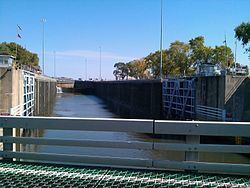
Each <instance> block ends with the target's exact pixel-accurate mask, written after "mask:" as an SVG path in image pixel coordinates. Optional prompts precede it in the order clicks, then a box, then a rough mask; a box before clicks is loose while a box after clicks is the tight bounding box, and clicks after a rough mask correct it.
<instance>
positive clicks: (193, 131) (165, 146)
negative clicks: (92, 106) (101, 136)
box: [0, 116, 250, 174]
mask: <svg viewBox="0 0 250 188" xmlns="http://www.w3.org/2000/svg"><path fill="white" fill-rule="evenodd" d="M0 128H3V136H1V137H0V142H2V143H3V151H0V157H2V158H3V159H13V158H16V159H27V160H39V161H41V160H42V161H46V162H47V161H54V162H57V163H58V162H63V163H80V164H85V165H86V164H87V165H90V164H92V165H104V166H123V167H124V166H125V167H141V168H156V169H177V170H195V171H209V172H222V173H241V174H249V173H250V164H231V163H216V162H200V161H199V153H200V152H212V153H214V152H218V153H220V152H222V153H248V154H249V153H250V146H249V145H225V144H224V145H222V144H201V143H200V136H225V137H226V136H242V137H250V123H240V122H199V121H162V120H132V119H100V118H97V119H96V118H47V117H46V118H45V117H7V116H6V117H0ZM13 128H25V129H50V130H79V131H108V132H109V131H111V132H133V133H147V134H152V135H155V134H163V135H184V136H186V142H185V143H174V142H173V143H166V142H156V141H154V140H153V141H107V140H72V139H52V138H36V137H13V134H12V133H13ZM13 143H16V144H34V145H56V146H77V147H96V148H119V149H140V150H151V151H153V152H157V151H161V150H170V151H183V152H185V160H184V161H170V160H157V159H153V158H126V157H109V156H91V155H69V154H58V153H36V152H14V151H13Z"/></svg>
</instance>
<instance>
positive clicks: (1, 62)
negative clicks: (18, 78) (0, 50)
mask: <svg viewBox="0 0 250 188" xmlns="http://www.w3.org/2000/svg"><path fill="white" fill-rule="evenodd" d="M13 60H15V57H14V56H12V55H0V67H5V68H11V67H12V65H13Z"/></svg>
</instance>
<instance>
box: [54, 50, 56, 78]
mask: <svg viewBox="0 0 250 188" xmlns="http://www.w3.org/2000/svg"><path fill="white" fill-rule="evenodd" d="M55 77H56V51H54V78H55Z"/></svg>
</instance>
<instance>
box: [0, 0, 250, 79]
mask: <svg viewBox="0 0 250 188" xmlns="http://www.w3.org/2000/svg"><path fill="white" fill-rule="evenodd" d="M163 11H164V48H167V47H168V46H169V44H170V43H171V42H173V41H175V40H180V41H184V42H187V41H188V40H189V39H190V38H193V37H196V36H199V35H203V36H204V37H205V40H206V44H207V45H210V46H215V45H222V44H223V41H224V35H225V33H226V35H227V42H228V45H229V46H230V47H231V48H232V49H233V50H234V41H235V39H234V31H233V30H234V28H235V27H236V26H237V25H239V24H240V23H241V22H243V21H245V22H246V21H250V0H164V10H163ZM41 18H46V20H47V22H46V23H45V39H46V41H45V43H46V44H45V45H46V46H45V48H46V56H45V73H46V74H47V75H53V51H54V50H55V51H56V54H57V56H56V57H57V58H56V62H57V63H56V64H57V76H67V77H73V78H79V77H83V78H85V58H87V60H88V67H87V69H88V77H92V78H95V77H98V76H99V46H101V47H102V51H103V53H102V67H103V68H102V76H103V77H104V78H106V79H113V75H112V72H113V64H114V63H115V62H117V61H125V62H126V61H129V60H132V59H134V58H140V57H144V56H146V55H148V54H149V53H150V52H154V51H156V50H158V49H159V40H160V0H22V1H20V0H16V1H15V0H0V42H3V41H7V42H11V41H16V40H17V39H16V24H19V25H20V26H21V27H22V29H23V31H22V32H21V33H20V34H21V35H22V39H20V40H18V43H19V44H21V45H23V46H26V48H27V49H28V50H30V51H33V52H36V53H38V54H39V56H40V57H41V51H42V24H41ZM237 57H238V62H239V63H241V64H248V65H249V64H250V62H249V60H248V57H247V55H246V54H244V50H243V49H242V47H241V45H240V44H238V50H237ZM40 62H41V58H40Z"/></svg>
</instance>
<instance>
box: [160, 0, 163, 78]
mask: <svg viewBox="0 0 250 188" xmlns="http://www.w3.org/2000/svg"><path fill="white" fill-rule="evenodd" d="M162 4H163V0H161V38H160V52H161V60H160V78H161V79H163V74H162V38H163V34H162V30H163V25H162V24H163V16H162Z"/></svg>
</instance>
